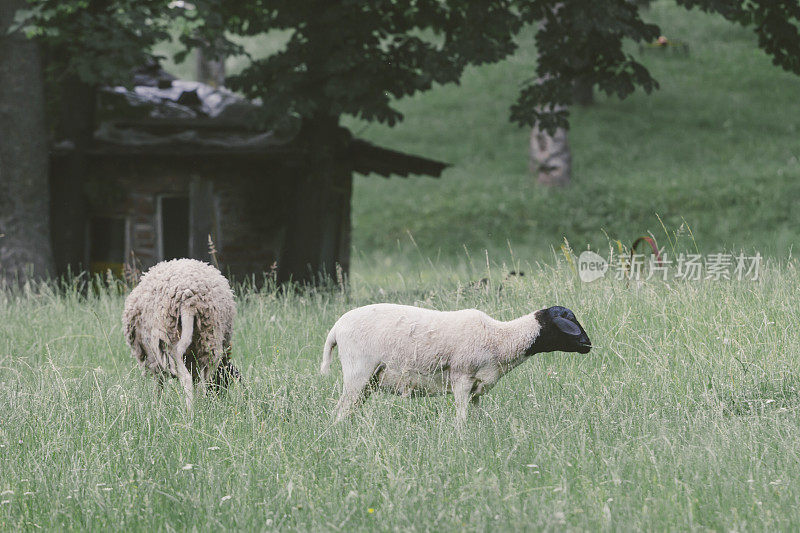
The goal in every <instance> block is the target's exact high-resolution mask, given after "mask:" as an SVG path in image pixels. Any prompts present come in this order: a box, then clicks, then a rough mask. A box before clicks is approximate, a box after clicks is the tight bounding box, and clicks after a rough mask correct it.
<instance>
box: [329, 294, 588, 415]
mask: <svg viewBox="0 0 800 533" xmlns="http://www.w3.org/2000/svg"><path fill="white" fill-rule="evenodd" d="M334 346H338V347H339V359H340V360H341V363H342V373H343V375H344V390H343V391H342V396H341V398H340V399H339V404H338V406H337V420H340V419H342V418H343V417H344V416H346V415H347V414H348V413H349V412H350V410H351V409H352V408H353V407H354V406H355V405H357V404H359V403H361V402H362V401H363V400H364V399H366V397H367V396H368V395H369V393H370V392H371V391H372V390H373V389H382V390H387V391H389V392H393V393H395V394H399V395H401V396H403V397H409V396H412V395H422V396H432V395H440V394H446V393H452V394H453V395H454V396H455V401H456V408H457V412H458V418H459V419H460V420H463V419H465V418H466V416H467V404H469V403H472V404H473V405H477V404H478V401H479V398H480V396H481V395H482V394H484V393H485V392H486V391H488V390H489V389H490V388H491V387H493V386H494V385H495V384H496V383H497V382H498V380H499V379H500V378H501V377H502V376H503V375H504V374H506V373H507V372H509V371H510V370H511V369H513V368H514V367H516V366H517V365H519V364H520V363H522V362H523V361H525V360H526V359H527V358H528V357H530V356H531V355H533V354H536V353H541V352H552V351H556V350H558V351H563V352H579V353H588V352H589V350H590V349H591V347H592V345H591V342H590V341H589V337H588V336H587V335H586V332H585V331H584V330H583V327H582V326H581V325H580V323H579V322H578V320H577V319H576V318H575V314H574V313H573V312H572V311H570V310H569V309H567V308H565V307H560V306H555V307H549V308H547V309H541V310H539V311H536V312H535V313H531V314H529V315H525V316H523V317H521V318H518V319H516V320H512V321H510V322H501V321H498V320H495V319H493V318H492V317H490V316H489V315H487V314H485V313H483V312H481V311H478V310H477V309H464V310H461V311H452V312H442V311H433V310H430V309H422V308H419V307H412V306H407V305H395V304H374V305H368V306H365V307H359V308H357V309H353V310H352V311H349V312H347V313H345V314H344V315H342V317H341V318H339V320H338V321H337V322H336V324H334V326H333V328H332V329H331V330H330V333H328V338H327V340H326V342H325V347H324V349H323V352H322V366H321V368H320V371H321V372H322V373H323V374H327V373H329V372H330V364H331V359H332V352H333V347H334Z"/></svg>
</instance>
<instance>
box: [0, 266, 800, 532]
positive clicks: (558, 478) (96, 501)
mask: <svg viewBox="0 0 800 533" xmlns="http://www.w3.org/2000/svg"><path fill="white" fill-rule="evenodd" d="M509 263H510V261H509ZM432 264H433V265H434V266H435V267H436V268H437V269H438V270H437V271H436V272H434V273H433V274H431V273H430V272H431V270H430V269H431V266H430V265H428V266H427V267H425V268H419V269H418V271H417V272H416V273H415V274H414V275H408V276H407V277H404V278H400V277H399V276H397V275H395V276H386V277H385V278H384V279H381V277H380V276H379V275H374V276H355V277H354V279H353V280H352V282H351V285H350V287H349V288H348V289H347V290H341V289H339V288H335V287H333V288H330V289H326V290H318V291H288V292H284V291H276V290H272V289H269V288H268V289H265V290H262V291H260V292H259V291H254V290H241V291H239V294H238V296H237V301H238V305H239V318H238V321H237V323H236V331H235V338H234V348H235V355H234V357H235V360H236V361H237V364H238V365H240V366H241V367H242V370H243V374H244V375H245V379H246V385H244V386H239V387H236V388H235V389H234V390H232V391H231V392H230V393H229V394H228V395H227V396H224V397H221V398H207V399H200V400H199V401H198V402H197V404H196V409H195V412H194V414H193V416H191V417H190V416H188V415H187V414H186V412H185V410H184V408H183V404H182V399H181V395H180V388H179V387H178V386H177V384H172V385H171V386H169V387H168V388H167V394H165V395H164V397H163V399H162V400H161V401H156V400H155V395H154V384H153V383H152V380H150V379H147V378H144V377H142V376H140V375H139V373H138V371H137V370H135V369H134V365H133V362H132V361H131V360H130V357H129V355H128V352H127V349H126V347H125V345H124V341H123V338H122V333H121V324H120V315H121V309H122V304H123V298H124V295H123V294H120V293H119V291H116V290H109V291H97V290H95V291H90V292H88V293H85V294H82V293H81V292H80V291H78V290H66V291H65V290H59V291H56V290H55V289H48V288H47V287H45V288H43V289H40V290H38V291H32V292H30V293H28V294H18V293H12V292H8V291H6V292H4V293H2V294H0V406H2V408H0V493H2V496H0V501H2V504H0V529H5V530H15V529H37V528H39V527H42V528H46V529H67V530H77V529H87V528H91V529H97V528H108V529H112V528H113V529H121V528H124V529H131V530H143V529H157V530H168V529H187V528H194V527H197V528H198V529H201V530H211V529H219V528H222V527H225V528H240V529H250V530H252V529H255V530H263V529H279V528H280V529H290V528H291V529H300V530H337V529H342V530H366V529H377V530H390V529H398V528H399V529H406V530H436V531H440V530H441V531H448V530H462V529H463V528H465V527H467V528H469V529H479V530H489V529H491V530H519V529H532V528H546V529H562V528H565V527H567V528H571V529H592V530H595V529H632V528H637V529H639V528H640V529H708V528H710V529H715V530H733V529H737V530H740V529H766V530H774V529H776V528H782V529H794V528H797V527H798V526H800V512H798V510H797V509H798V508H799V507H798V503H799V502H798V497H799V496H800V488H798V486H797V483H796V479H797V478H798V477H800V462H798V456H799V454H800V424H799V423H798V422H800V418H799V417H798V406H800V398H798V387H799V386H800V382H798V379H800V376H798V370H797V369H798V364H799V363H800V355H798V354H800V333H799V332H798V328H797V324H798V322H799V321H800V312H799V311H798V307H797V304H796V300H797V294H798V291H800V276H798V271H797V268H798V264H797V261H796V260H790V261H785V262H783V263H782V264H778V263H777V262H775V261H771V262H769V263H768V264H767V266H766V267H765V269H764V270H763V272H762V277H761V279H760V280H759V281H756V282H752V281H741V282H738V281H731V282H712V281H706V282H668V283H664V282H644V283H639V284H636V283H632V284H626V283H625V282H618V281H614V280H613V279H603V280H599V281H597V282H594V283H591V284H582V283H581V282H580V281H578V280H577V278H576V276H575V275H574V273H573V272H572V271H571V270H570V269H569V268H567V267H566V266H565V265H564V264H563V263H562V264H558V263H553V266H536V265H533V266H531V265H522V266H523V267H524V270H525V271H526V276H525V277H523V278H519V279H512V280H507V281H503V274H504V272H503V268H502V267H501V266H497V265H495V264H494V263H489V266H490V267H491V269H490V272H489V277H490V278H491V280H492V281H490V283H489V285H488V287H484V286H477V287H476V286H473V285H470V283H469V282H470V281H472V280H474V279H475V278H476V277H479V276H484V275H486V272H485V271H484V270H483V269H484V265H483V264H481V263H480V262H478V261H475V267H474V269H475V270H474V271H470V270H469V267H464V268H463V269H462V270H447V269H446V268H445V267H439V266H437V265H436V263H435V262H432ZM376 270H379V269H376ZM368 278H369V279H368ZM434 278H435V279H434ZM87 294H88V295H87ZM376 301H393V302H400V303H408V304H418V305H423V306H427V307H432V308H436V309H458V308H466V307H476V308H479V309H482V310H484V311H486V312H487V313H490V314H491V315H493V316H495V317H497V318H500V319H510V318H512V317H516V316H519V315H522V314H524V313H527V312H531V311H533V310H536V309H538V308H541V307H544V306H547V305H553V304H556V303H557V304H560V305H565V306H568V307H570V308H572V309H573V310H575V312H576V314H577V316H578V318H579V320H580V321H581V322H582V323H583V325H584V327H585V329H586V330H587V332H588V333H589V335H590V337H591V339H592V341H593V342H594V344H595V346H596V347H595V349H594V350H593V351H592V352H591V353H589V354H588V355H584V356H581V355H577V354H571V355H568V354H562V353H553V354H543V355H539V356H536V357H535V358H532V360H530V361H529V362H527V363H525V364H524V365H522V366H520V367H519V368H517V369H516V370H514V371H513V372H512V373H511V374H509V375H508V376H506V377H505V378H504V379H503V380H502V381H501V382H500V383H499V385H498V386H497V387H496V388H495V389H493V390H492V391H491V392H490V393H489V394H488V395H487V396H485V397H484V402H482V407H481V409H480V410H479V411H478V412H475V413H472V415H471V417H470V419H469V420H468V422H467V424H466V425H465V426H464V427H463V428H459V427H458V426H457V425H456V423H455V421H454V418H455V408H454V405H453V402H452V399H451V398H449V397H443V398H442V397H440V398H423V399H415V400H403V399H400V398H396V397H394V396H388V395H381V394H375V395H373V396H372V397H371V398H370V399H369V400H368V402H367V403H366V405H365V406H364V407H363V408H362V409H361V410H360V411H359V412H358V413H357V414H356V415H355V416H354V417H352V419H350V420H348V421H346V422H344V423H342V424H340V425H333V424H332V421H333V407H334V405H335V402H336V399H337V397H338V394H339V391H340V388H341V374H340V370H339V366H338V363H335V364H334V372H333V376H332V377H323V376H320V375H318V373H317V368H318V364H319V358H320V351H321V347H322V343H323V341H324V338H325V334H326V333H327V330H328V328H329V327H330V326H331V325H332V324H333V322H334V321H335V320H336V318H337V317H338V316H339V315H340V314H341V313H343V312H344V311H346V310H348V309H350V308H352V307H355V306H358V305H364V304H367V303H371V302H376Z"/></svg>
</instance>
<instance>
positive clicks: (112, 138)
mask: <svg viewBox="0 0 800 533" xmlns="http://www.w3.org/2000/svg"><path fill="white" fill-rule="evenodd" d="M259 105H260V104H259V102H257V101H256V102H253V101H249V100H246V99H244V98H241V97H239V96H238V95H236V94H234V93H232V92H231V91H229V90H227V89H225V88H215V87H211V86H210V85H206V84H203V83H199V82H194V81H185V80H178V79H175V77H174V76H172V75H170V74H168V73H166V72H164V71H163V70H161V69H159V68H151V69H150V70H147V69H143V70H142V71H140V72H137V73H136V75H135V76H134V86H133V87H132V88H125V87H106V88H104V89H102V90H101V93H100V98H99V104H98V110H97V114H98V124H99V126H98V128H97V129H96V131H95V134H94V140H93V144H92V147H91V148H90V149H89V152H90V154H92V155H95V156H99V157H125V156H135V157H146V156H160V157H175V158H180V157H192V158H198V157H217V158H219V157H234V158H238V157H242V158H259V159H263V158H267V159H269V158H286V157H292V156H296V157H298V158H302V157H303V155H302V154H300V153H298V152H297V149H296V148H295V147H294V145H293V144H292V140H293V139H294V137H295V135H296V134H297V128H294V129H292V128H291V127H290V128H287V129H286V130H285V131H278V130H276V129H270V128H268V127H259V126H258V125H256V124H255V122H254V117H256V116H258V115H259V113H258V111H259V109H258V108H259ZM344 133H345V134H346V137H347V138H348V139H349V142H348V143H347V148H346V151H345V153H344V155H343V156H342V157H345V158H347V159H349V161H350V163H351V165H352V168H353V170H354V171H355V172H359V173H361V174H370V173H376V174H379V175H381V176H384V177H387V178H388V177H389V176H391V175H398V176H403V177H406V176H408V175H410V174H419V175H427V176H434V177H439V176H440V175H441V173H442V171H443V170H444V169H445V168H447V167H448V166H449V165H447V164H446V163H442V162H439V161H435V160H433V159H428V158H425V157H420V156H415V155H410V154H406V153H403V152H399V151H397V150H391V149H388V148H383V147H380V146H376V145H374V144H372V143H370V142H367V141H364V140H362V139H355V138H353V137H352V135H350V133H349V132H348V131H346V130H345V132H344ZM69 148H70V147H68V146H66V147H65V146H57V147H56V151H59V150H61V151H65V150H69Z"/></svg>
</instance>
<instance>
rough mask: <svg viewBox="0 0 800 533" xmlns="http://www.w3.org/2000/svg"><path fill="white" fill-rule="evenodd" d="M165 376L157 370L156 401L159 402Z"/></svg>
mask: <svg viewBox="0 0 800 533" xmlns="http://www.w3.org/2000/svg"><path fill="white" fill-rule="evenodd" d="M166 380H167V378H166V376H165V375H164V374H163V373H161V372H159V373H158V374H156V402H161V397H162V396H164V384H165V382H166Z"/></svg>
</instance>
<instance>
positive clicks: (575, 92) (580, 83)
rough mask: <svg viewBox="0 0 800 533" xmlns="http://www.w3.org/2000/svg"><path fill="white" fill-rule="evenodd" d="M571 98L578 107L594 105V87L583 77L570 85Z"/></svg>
mask: <svg viewBox="0 0 800 533" xmlns="http://www.w3.org/2000/svg"><path fill="white" fill-rule="evenodd" d="M572 97H573V99H574V100H575V103H576V104H578V105H583V106H588V105H592V104H594V86H593V85H592V84H591V83H590V82H589V80H587V79H586V78H585V77H580V78H578V79H576V80H575V82H574V83H573V84H572Z"/></svg>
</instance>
